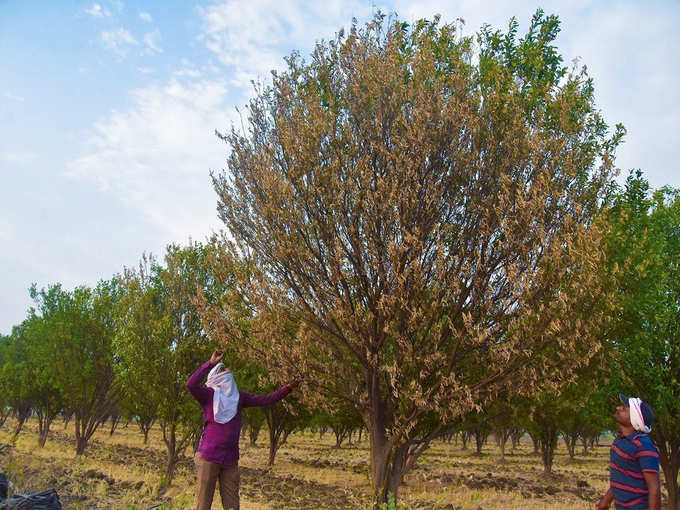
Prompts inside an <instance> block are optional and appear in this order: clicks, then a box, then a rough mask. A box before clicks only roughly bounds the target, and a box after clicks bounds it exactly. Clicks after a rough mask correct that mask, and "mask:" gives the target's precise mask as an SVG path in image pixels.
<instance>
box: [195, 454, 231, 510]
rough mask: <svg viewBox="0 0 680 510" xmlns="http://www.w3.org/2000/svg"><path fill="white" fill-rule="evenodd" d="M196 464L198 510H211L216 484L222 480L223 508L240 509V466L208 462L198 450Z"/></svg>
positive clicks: (228, 509)
mask: <svg viewBox="0 0 680 510" xmlns="http://www.w3.org/2000/svg"><path fill="white" fill-rule="evenodd" d="M194 463H195V464H196V482H197V483H196V485H197V486H198V495H197V503H196V510H210V507H211V506H212V501H213V496H214V495H215V486H216V485H217V481H218V480H219V482H220V497H221V498H222V508H224V510H239V495H238V487H239V480H240V476H239V472H238V466H228V467H227V466H223V465H221V464H215V463H213V462H208V461H207V460H205V459H204V458H203V457H201V454H200V453H198V452H196V455H194Z"/></svg>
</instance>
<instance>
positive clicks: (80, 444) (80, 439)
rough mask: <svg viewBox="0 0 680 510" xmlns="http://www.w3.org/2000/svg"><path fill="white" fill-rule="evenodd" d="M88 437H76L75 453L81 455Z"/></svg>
mask: <svg viewBox="0 0 680 510" xmlns="http://www.w3.org/2000/svg"><path fill="white" fill-rule="evenodd" d="M87 441H88V439H87V438H85V437H78V438H76V455H82V454H84V453H85V448H87Z"/></svg>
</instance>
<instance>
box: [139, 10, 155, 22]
mask: <svg viewBox="0 0 680 510" xmlns="http://www.w3.org/2000/svg"><path fill="white" fill-rule="evenodd" d="M139 18H140V19H141V20H142V21H146V22H147V23H153V18H152V17H151V14H149V13H148V12H144V11H142V12H140V13H139Z"/></svg>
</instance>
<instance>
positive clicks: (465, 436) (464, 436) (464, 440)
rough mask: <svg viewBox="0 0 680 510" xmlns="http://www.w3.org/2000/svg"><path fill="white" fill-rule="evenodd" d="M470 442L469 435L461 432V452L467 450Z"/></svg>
mask: <svg viewBox="0 0 680 510" xmlns="http://www.w3.org/2000/svg"><path fill="white" fill-rule="evenodd" d="M469 440H470V433H469V432H466V431H463V432H461V433H460V441H461V443H463V447H462V449H463V450H467V447H468V441H469Z"/></svg>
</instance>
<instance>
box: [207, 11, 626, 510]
mask: <svg viewBox="0 0 680 510" xmlns="http://www.w3.org/2000/svg"><path fill="white" fill-rule="evenodd" d="M558 31H559V22H558V20H557V18H556V17H554V16H545V15H544V14H543V13H542V12H540V11H539V12H537V14H536V15H535V16H534V18H533V19H532V22H531V25H530V28H529V31H528V33H527V34H526V35H525V36H524V37H522V38H519V39H518V37H517V23H516V22H515V21H514V20H513V21H512V22H511V24H510V28H509V30H508V32H507V33H502V32H494V31H491V30H490V29H488V28H485V29H483V30H482V32H481V33H480V35H479V37H478V39H477V45H478V46H477V48H475V47H474V46H475V41H474V40H473V39H471V38H466V37H462V36H461V35H460V34H459V33H458V32H457V30H456V27H455V26H454V25H450V24H442V23H440V22H439V19H435V21H433V22H430V21H427V20H421V21H418V22H417V23H415V24H414V25H412V26H409V25H408V24H406V23H403V22H400V21H399V20H396V19H395V20H391V21H389V20H386V19H385V18H384V16H382V15H378V16H377V17H376V18H375V19H374V20H373V21H372V22H371V23H369V24H367V25H366V26H365V27H357V26H356V25H354V26H352V28H351V30H350V31H349V33H348V34H344V33H343V32H342V31H341V32H340V33H338V34H337V36H336V37H335V39H333V40H331V41H330V42H322V43H319V44H318V45H317V46H316V49H315V51H314V52H313V54H312V56H311V59H310V60H309V61H305V60H303V59H302V58H301V57H300V56H299V55H298V54H295V53H294V54H292V55H291V56H290V57H289V58H288V59H287V60H286V61H287V65H288V67H287V69H286V70H284V71H282V72H279V73H273V82H272V84H271V85H268V86H261V87H259V88H258V89H257V95H256V97H255V98H254V99H253V100H252V101H251V102H250V104H249V114H248V124H247V128H246V130H245V131H243V132H240V131H238V130H237V128H232V130H231V132H229V133H227V134H220V136H221V137H222V138H223V139H224V140H225V142H226V143H227V144H228V145H229V147H230V149H231V153H230V155H229V158H228V169H227V170H225V171H224V172H222V173H220V174H218V175H215V176H214V186H215V189H216V192H217V194H218V196H219V205H218V208H219V214H220V217H221V219H222V220H223V221H224V223H225V225H226V227H227V229H228V231H229V233H230V234H231V236H232V237H233V240H234V246H233V250H234V251H235V252H236V254H237V255H238V256H240V257H244V258H247V259H248V260H249V262H250V263H251V267H252V269H253V271H254V275H253V278H252V280H251V281H249V282H248V286H247V289H248V291H249V295H248V297H249V299H250V305H251V307H252V315H253V317H256V318H258V320H261V322H262V324H266V325H268V327H261V328H258V327H254V328H253V329H252V330H251V331H250V333H249V334H243V336H242V340H241V341H240V342H238V345H239V346H240V347H241V348H243V349H245V350H248V349H250V352H251V354H252V355H255V356H259V358H258V359H259V360H260V361H261V362H262V363H263V364H264V365H265V366H266V367H267V368H268V369H269V370H270V371H272V374H273V375H274V377H276V378H281V379H285V378H290V377H292V376H294V375H296V374H297V373H299V372H302V373H304V374H305V376H306V378H307V380H308V382H309V385H308V386H307V389H306V390H305V398H307V399H310V400H311V399H317V400H319V404H320V405H327V403H328V402H333V401H337V399H341V400H343V401H344V402H346V403H349V404H350V405H352V406H354V407H355V409H356V410H357V411H358V412H359V414H360V415H361V416H362V419H363V421H364V423H365V425H366V428H367V430H368V434H369V439H370V456H371V458H370V465H371V472H372V480H373V489H374V497H375V504H376V506H377V505H379V504H380V503H381V502H385V501H387V498H388V494H389V493H392V494H393V495H394V496H395V497H396V496H397V490H398V487H399V485H400V483H401V481H402V479H403V476H404V474H405V473H406V472H407V471H408V470H409V469H411V468H412V467H413V465H414V464H415V462H416V460H417V459H418V457H419V455H420V454H422V452H423V451H425V449H426V448H427V447H428V445H429V443H430V441H431V440H432V439H433V438H435V437H437V436H438V435H439V434H440V433H441V432H442V431H444V430H445V428H446V426H447V424H450V423H452V422H453V420H454V419H455V418H456V417H457V416H460V415H462V414H465V413H467V412H469V411H470V410H472V409H474V408H479V407H480V406H482V405H485V404H486V403H488V402H489V401H491V400H493V398H494V396H495V395H496V394H497V393H498V392H501V391H502V392H504V393H505V394H506V395H508V394H513V393H525V394H533V393H534V392H535V391H536V389H537V388H538V387H539V386H541V385H542V384H543V385H545V384H548V385H550V384H556V383H557V382H559V380H560V379H562V378H565V377H568V376H569V375H570V373H571V371H572V369H573V368H574V367H575V366H576V365H579V364H581V363H584V362H587V360H588V359H589V358H590V357H591V355H592V353H593V352H595V351H596V350H597V349H598V347H597V342H596V341H595V340H594V339H593V337H592V335H590V334H589V329H590V325H591V322H593V321H597V320H599V318H600V315H601V314H602V313H603V308H604V306H603V305H602V303H603V302H605V301H606V300H603V299H601V298H602V297H603V295H604V294H605V293H606V289H605V285H604V284H603V281H602V279H600V275H601V274H602V272H600V271H596V270H594V268H596V267H597V266H598V265H599V263H600V259H601V255H602V254H601V251H600V250H599V249H598V248H597V246H598V239H599V229H597V228H594V227H593V226H592V218H593V216H594V214H595V213H596V211H597V209H598V207H599V202H600V199H601V194H602V191H603V188H604V187H605V186H606V184H607V183H608V182H609V179H610V175H611V172H612V169H613V167H612V165H613V152H614V150H615V148H616V146H617V144H618V142H619V140H620V137H621V136H622V128H621V129H617V130H615V132H614V133H613V134H611V133H610V132H609V131H608V129H607V126H606V124H605V123H604V121H603V120H602V119H601V117H600V115H599V113H598V110H597V108H596V106H595V104H594V99H593V98H594V90H593V84H592V82H591V80H590V79H589V78H588V77H587V75H586V74H585V71H584V70H577V69H576V70H574V71H573V72H571V73H570V72H569V71H568V70H567V69H566V68H565V67H564V66H563V65H562V59H561V57H560V55H559V54H558V53H557V51H556V49H555V46H554V45H553V44H552V43H553V41H554V39H555V37H556V35H557V33H558ZM268 315H269V316H272V317H278V316H282V315H285V316H286V317H287V319H286V320H282V321H279V320H268V319H266V317H267V316H268ZM206 320H207V321H209V322H210V323H211V324H212V325H213V327H214V328H215V329H216V330H217V331H218V332H220V333H221V334H231V335H238V334H239V332H242V329H243V328H242V324H241V323H239V321H238V320H237V319H232V318H230V317H229V310H228V309H223V310H221V311H213V313H212V314H208V315H207V318H206ZM288 321H293V322H295V323H298V322H299V324H300V327H299V328H298V332H297V334H296V335H288V334H285V331H284V332H283V334H282V332H281V331H279V329H278V326H277V325H283V326H282V327H285V324H286V323H287V322H288ZM263 344H266V345H268V346H269V347H268V348H267V349H265V350H263V349H262V345H263Z"/></svg>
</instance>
